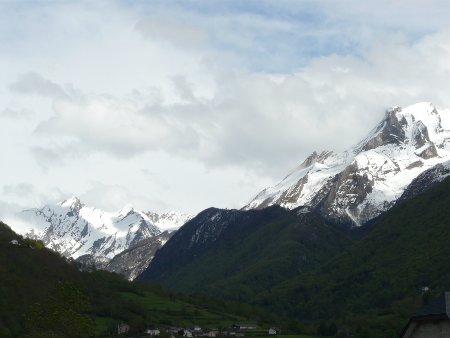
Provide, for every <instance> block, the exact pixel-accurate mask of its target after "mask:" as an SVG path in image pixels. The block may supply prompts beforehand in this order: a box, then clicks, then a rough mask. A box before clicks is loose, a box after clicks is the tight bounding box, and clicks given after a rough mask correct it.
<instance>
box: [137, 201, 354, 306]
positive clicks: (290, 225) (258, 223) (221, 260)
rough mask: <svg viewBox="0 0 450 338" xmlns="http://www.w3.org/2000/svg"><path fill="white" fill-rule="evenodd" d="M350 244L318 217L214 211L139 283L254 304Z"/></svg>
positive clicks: (192, 225)
mask: <svg viewBox="0 0 450 338" xmlns="http://www.w3.org/2000/svg"><path fill="white" fill-rule="evenodd" d="M350 241H351V235H350V230H348V228H346V227H344V226H339V225H336V224H329V223H327V222H325V221H324V220H323V219H322V218H321V217H320V216H318V215H316V214H314V213H303V212H302V211H299V210H287V209H283V208H281V207H278V206H272V207H269V208H266V209H262V210H249V211H239V210H221V209H214V208H211V209H207V210H205V211H203V212H201V213H200V214H199V215H197V217H195V218H193V219H192V220H191V221H189V222H188V223H186V224H185V225H184V226H183V227H182V228H181V229H180V230H178V232H177V233H175V235H174V236H173V237H172V238H171V239H170V240H169V241H168V242H167V243H166V245H165V246H164V247H162V248H161V249H160V250H159V251H158V252H157V253H156V255H155V257H154V259H153V260H152V262H151V264H150V266H149V268H148V269H147V270H146V271H144V273H143V274H142V275H141V276H140V277H139V278H140V279H141V280H150V281H156V282H160V283H162V284H163V285H165V286H168V287H173V288H176V289H178V290H182V291H189V292H193V291H201V292H203V293H208V294H210V295H215V296H221V297H226V298H228V299H235V300H241V301H242V300H244V301H251V300H252V299H253V297H254V296H255V295H256V294H258V293H259V292H263V291H264V290H267V289H268V288H270V287H271V286H273V285H276V284H277V283H279V282H281V281H282V280H284V279H286V278H288V277H293V276H297V275H300V274H302V273H304V272H305V271H308V270H310V269H312V268H314V267H317V266H318V265H319V264H321V263H323V262H325V261H326V260H327V259H330V258H331V257H333V256H334V255H336V254H337V253H339V252H340V251H341V250H342V249H343V248H344V247H345V246H346V245H348V244H349V243H350Z"/></svg>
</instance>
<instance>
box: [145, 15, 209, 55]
mask: <svg viewBox="0 0 450 338" xmlns="http://www.w3.org/2000/svg"><path fill="white" fill-rule="evenodd" d="M178 19H180V18H178ZM136 29H137V30H138V31H139V32H140V33H142V35H143V36H144V37H146V38H149V39H162V40H166V41H169V42H172V43H174V44H175V45H178V46H180V47H183V48H198V47H202V46H204V45H205V44H206V43H207V41H208V33H207V32H206V31H205V30H203V29H201V28H199V27H198V26H195V25H190V24H185V23H180V22H179V20H177V19H171V18H168V17H166V18H163V19H162V18H154V17H153V18H146V19H142V20H140V21H139V22H138V23H137V24H136Z"/></svg>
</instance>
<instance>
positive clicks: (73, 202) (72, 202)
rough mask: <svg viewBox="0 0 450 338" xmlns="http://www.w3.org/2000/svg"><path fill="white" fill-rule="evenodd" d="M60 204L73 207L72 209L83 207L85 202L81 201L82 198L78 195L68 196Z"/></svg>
mask: <svg viewBox="0 0 450 338" xmlns="http://www.w3.org/2000/svg"><path fill="white" fill-rule="evenodd" d="M59 206H61V207H66V208H71V209H78V210H79V209H81V207H82V206H83V204H82V203H81V201H80V199H79V198H78V197H76V196H72V197H71V198H68V199H66V200H64V201H62V202H61V203H59Z"/></svg>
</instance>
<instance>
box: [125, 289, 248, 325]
mask: <svg viewBox="0 0 450 338" xmlns="http://www.w3.org/2000/svg"><path fill="white" fill-rule="evenodd" d="M121 295H122V296H123V297H125V298H126V299H128V300H130V301H133V302H135V303H137V304H139V306H141V307H143V308H144V309H145V310H146V311H148V312H150V313H153V314H154V316H155V319H156V321H159V322H160V323H161V324H165V325H175V326H182V327H185V326H189V325H192V324H195V325H200V326H202V327H209V328H221V327H230V326H231V325H232V324H234V323H236V322H240V321H245V318H242V317H238V316H235V315H230V314H226V313H220V312H213V311H210V310H207V309H205V308H201V307H197V306H194V305H192V304H189V303H186V302H183V301H181V300H176V299H169V298H165V297H161V296H158V295H155V294H153V293H149V292H144V293H140V294H137V293H132V292H123V293H121Z"/></svg>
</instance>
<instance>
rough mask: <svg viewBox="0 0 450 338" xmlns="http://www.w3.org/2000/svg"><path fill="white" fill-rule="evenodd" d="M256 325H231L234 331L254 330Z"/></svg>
mask: <svg viewBox="0 0 450 338" xmlns="http://www.w3.org/2000/svg"><path fill="white" fill-rule="evenodd" d="M256 327H257V325H256V324H233V329H236V330H256Z"/></svg>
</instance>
